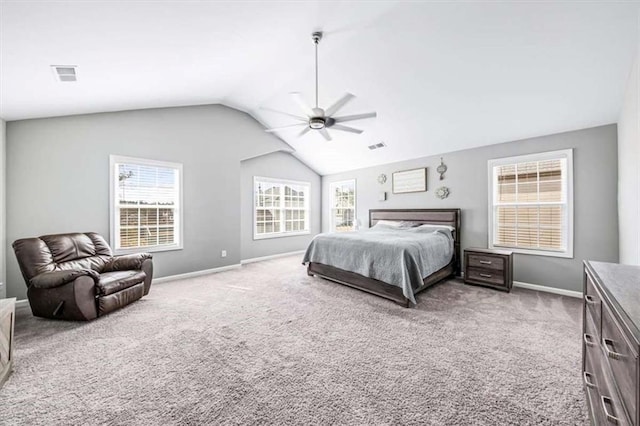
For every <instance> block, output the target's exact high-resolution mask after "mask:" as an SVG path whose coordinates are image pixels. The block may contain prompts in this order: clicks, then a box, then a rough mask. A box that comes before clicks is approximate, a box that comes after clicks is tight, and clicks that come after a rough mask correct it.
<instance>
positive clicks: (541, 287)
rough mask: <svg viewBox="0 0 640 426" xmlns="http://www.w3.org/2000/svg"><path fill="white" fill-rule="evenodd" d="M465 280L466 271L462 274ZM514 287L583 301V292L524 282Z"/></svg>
mask: <svg viewBox="0 0 640 426" xmlns="http://www.w3.org/2000/svg"><path fill="white" fill-rule="evenodd" d="M460 277H462V278H464V271H463V272H462V273H461V274H460ZM513 286H514V287H520V288H526V289H527V290H535V291H542V292H544V293H553V294H559V295H561V296H569V297H576V298H578V299H582V292H580V291H574V290H565V289H563V288H556V287H548V286H546V285H540V284H531V283H523V282H522V281H514V282H513Z"/></svg>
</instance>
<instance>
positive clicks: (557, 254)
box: [489, 244, 573, 259]
mask: <svg viewBox="0 0 640 426" xmlns="http://www.w3.org/2000/svg"><path fill="white" fill-rule="evenodd" d="M489 248H490V249H498V250H509V251H512V252H514V253H517V254H528V255H533V256H547V257H562V258H565V259H573V250H567V251H549V250H531V249H523V248H517V247H509V246H499V245H493V244H490V245H489Z"/></svg>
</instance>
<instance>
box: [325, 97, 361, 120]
mask: <svg viewBox="0 0 640 426" xmlns="http://www.w3.org/2000/svg"><path fill="white" fill-rule="evenodd" d="M353 98H355V95H352V94H351V93H345V95H344V96H343V97H341V98H340V99H338V100H337V101H336V103H335V104H333V105H331V106H330V107H329V108H327V109H326V111H325V112H324V113H325V115H326V116H329V117H331V116H332V115H333V114H335V113H336V112H338V111H339V110H340V108H342V107H343V106H345V104H346V103H347V102H349V101H350V100H351V99H353Z"/></svg>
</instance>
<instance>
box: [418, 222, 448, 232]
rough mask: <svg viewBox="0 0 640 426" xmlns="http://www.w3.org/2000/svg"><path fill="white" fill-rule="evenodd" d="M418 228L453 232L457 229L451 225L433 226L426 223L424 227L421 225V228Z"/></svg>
mask: <svg viewBox="0 0 640 426" xmlns="http://www.w3.org/2000/svg"><path fill="white" fill-rule="evenodd" d="M418 228H419V229H433V230H434V231H435V230H436V229H447V230H449V231H451V232H453V231H455V230H456V228H454V227H453V226H450V225H433V224H430V223H425V224H424V225H420V226H418Z"/></svg>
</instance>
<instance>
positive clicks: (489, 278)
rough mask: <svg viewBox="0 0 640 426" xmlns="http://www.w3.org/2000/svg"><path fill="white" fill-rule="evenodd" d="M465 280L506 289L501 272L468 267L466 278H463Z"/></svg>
mask: <svg viewBox="0 0 640 426" xmlns="http://www.w3.org/2000/svg"><path fill="white" fill-rule="evenodd" d="M465 278H466V279H468V280H472V281H477V282H481V283H485V284H490V285H495V286H503V287H506V284H505V281H504V274H503V273H502V272H495V271H491V270H488V269H479V268H471V267H469V268H467V276H465Z"/></svg>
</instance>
